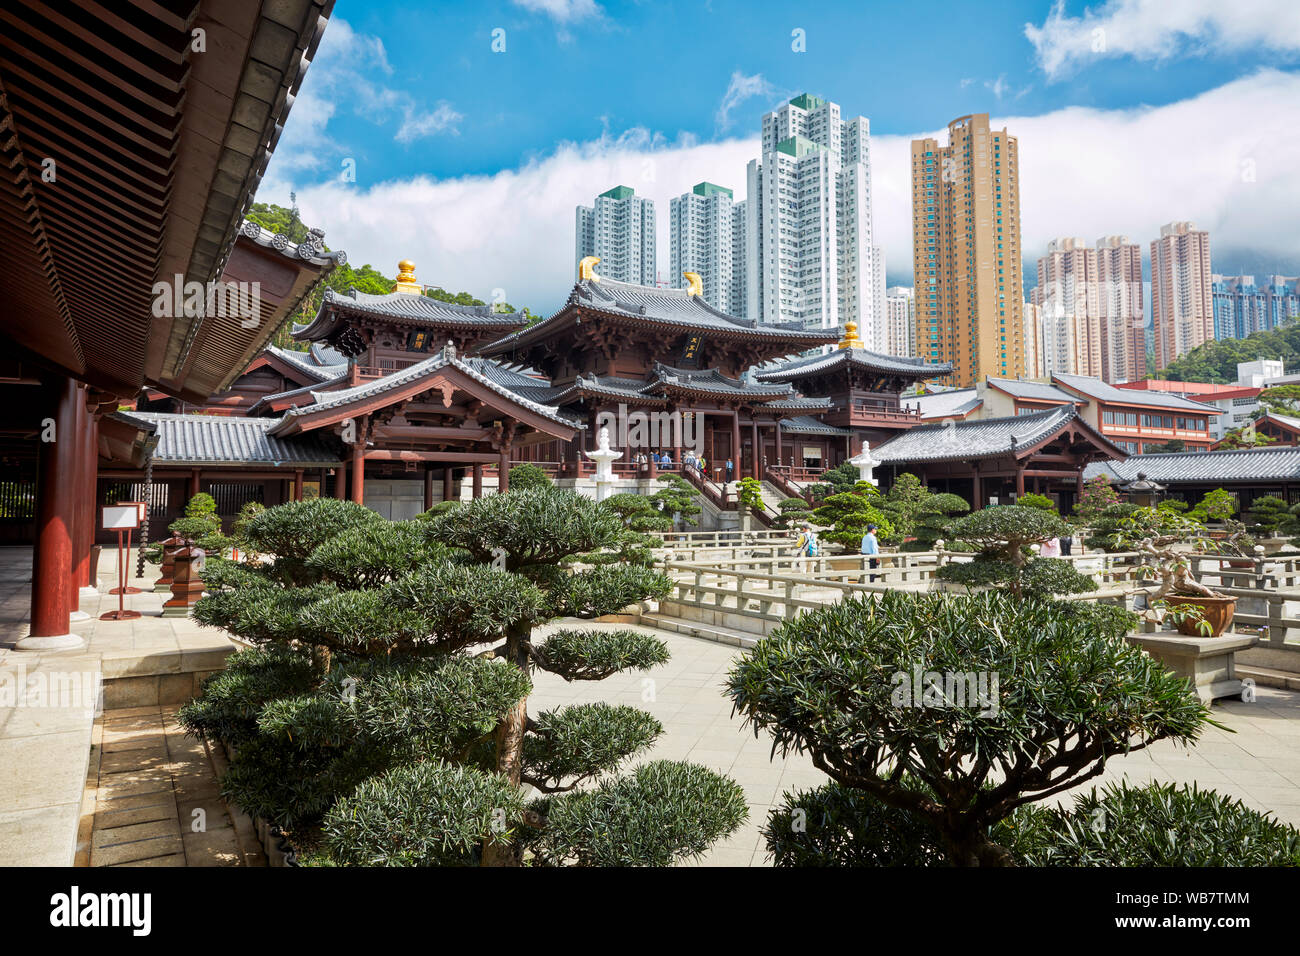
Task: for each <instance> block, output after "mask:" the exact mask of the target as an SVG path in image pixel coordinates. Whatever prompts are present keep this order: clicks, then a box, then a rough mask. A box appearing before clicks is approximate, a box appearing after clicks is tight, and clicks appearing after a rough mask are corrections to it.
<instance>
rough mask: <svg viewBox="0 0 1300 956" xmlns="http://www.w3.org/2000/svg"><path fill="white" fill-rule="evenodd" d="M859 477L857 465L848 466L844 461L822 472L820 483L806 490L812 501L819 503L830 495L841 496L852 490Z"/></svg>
mask: <svg viewBox="0 0 1300 956" xmlns="http://www.w3.org/2000/svg"><path fill="white" fill-rule="evenodd" d="M861 477H862V475H861V473H860V472H859V471H858V467H857V465H850V464H849V463H848V462H847V461H846V462H844V463H843V464H840V465H836V466H835V467H834V468H830V469H828V470H826V471H824V472H822V478H821V481H820V482H819V483H817V484H815V485H812V486H811V487H810V488H809V489H808V490H809V491H810V492H811V493H812V499H813V501H815V502H820V501H822V500H823V499H824V498H828V497H830V496H831V495H838V494H843V493H844V492H847V491H851V490H853V488H854V487H855V486H856V485H857V483H858V481H859V480H861Z"/></svg>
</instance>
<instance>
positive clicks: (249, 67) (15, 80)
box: [0, 0, 333, 401]
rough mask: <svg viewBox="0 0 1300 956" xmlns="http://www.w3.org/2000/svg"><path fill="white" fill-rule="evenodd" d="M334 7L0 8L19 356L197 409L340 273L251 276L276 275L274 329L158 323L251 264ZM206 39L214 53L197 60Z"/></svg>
mask: <svg viewBox="0 0 1300 956" xmlns="http://www.w3.org/2000/svg"><path fill="white" fill-rule="evenodd" d="M332 6H333V0H280V2H277V3H264V2H261V0H179V2H175V3H166V4H157V3H153V4H119V3H108V2H96V0H69V2H67V3H60V4H57V5H55V8H56V9H52V8H51V6H50V5H49V4H48V3H45V2H39V0H18V2H16V3H10V4H6V5H5V6H4V8H3V11H2V12H0V19H2V20H3V24H4V25H3V29H0V261H3V262H4V263H5V264H6V279H7V282H8V302H7V308H6V309H5V310H4V312H3V314H0V337H3V338H5V339H8V340H10V341H11V342H12V343H13V345H14V348H15V352H16V355H17V357H19V358H26V359H31V360H35V361H38V362H39V364H41V365H44V366H46V367H49V368H53V369H57V370H60V371H62V372H65V373H67V374H69V375H72V376H74V377H76V378H78V379H80V380H82V381H85V382H87V383H90V384H92V385H94V386H96V387H99V388H102V389H104V390H106V391H108V392H110V393H112V394H115V395H118V396H123V397H126V396H134V395H135V394H136V393H137V392H138V391H139V390H140V388H141V387H142V386H143V385H146V384H148V385H154V386H157V387H158V388H159V389H161V390H163V391H165V392H167V393H168V394H171V395H177V396H180V397H182V398H185V399H186V400H196V401H198V400H202V399H205V398H207V396H209V395H211V394H212V393H214V392H216V391H219V390H220V389H221V388H223V387H224V386H225V385H226V384H228V382H229V378H230V377H233V376H234V375H237V374H238V372H239V371H240V370H242V366H243V364H244V363H241V362H240V361H239V360H240V357H241V356H248V357H251V356H252V355H255V354H256V352H257V351H258V350H259V349H260V348H261V347H262V346H263V345H264V344H265V343H266V341H267V340H268V339H269V338H270V336H271V334H272V333H273V332H274V329H275V327H276V325H277V324H278V320H279V319H280V318H281V317H282V316H283V315H284V314H287V309H288V308H289V307H291V305H292V304H294V303H295V302H296V300H295V299H294V296H295V295H297V294H298V292H300V291H301V290H302V289H303V288H304V287H305V286H306V285H309V284H310V281H311V279H312V278H314V277H316V276H318V275H319V273H320V272H321V271H322V270H326V269H328V268H329V267H330V263H329V262H326V261H316V260H313V259H300V260H297V263H296V266H295V268H294V269H293V270H285V269H283V268H276V265H275V264H274V263H270V264H267V263H263V264H262V265H259V266H258V268H257V269H253V270H252V271H259V270H261V271H267V270H269V272H271V273H274V274H277V275H279V279H278V280H277V281H278V282H279V284H278V286H276V288H275V289H265V290H264V295H266V296H267V302H266V303H264V304H268V303H269V305H271V306H272V312H273V313H274V318H275V319H276V321H273V322H272V321H259V322H258V323H247V324H243V323H241V322H239V321H238V320H235V321H233V322H232V321H230V320H222V319H219V318H216V317H211V316H204V315H187V314H184V313H182V314H179V315H176V314H168V313H167V310H162V311H163V312H164V314H161V315H159V314H156V313H157V311H158V310H156V309H155V308H154V306H155V304H156V296H155V292H154V284H155V283H156V282H160V281H162V282H167V283H172V282H174V281H175V280H174V277H175V276H180V277H181V279H182V282H184V283H198V284H200V285H202V286H205V287H206V285H207V284H208V283H209V282H214V281H218V280H220V279H221V278H222V277H223V274H224V273H226V272H227V270H229V269H232V268H233V269H235V271H237V272H238V271H241V270H242V269H243V268H244V267H245V266H249V267H250V268H251V267H252V266H253V265H256V260H257V259H258V253H257V252H256V251H255V250H254V249H252V248H251V247H250V248H246V249H245V250H244V251H243V252H242V253H238V254H237V248H236V243H237V236H238V235H239V234H240V233H239V227H240V224H241V222H242V218H243V215H244V213H245V212H246V210H247V209H248V206H249V203H250V202H251V197H252V195H253V192H254V190H255V189H256V186H257V184H258V182H259V180H260V178H261V176H262V173H263V171H264V170H265V168H266V163H267V161H268V159H269V157H270V153H271V151H272V150H273V149H274V147H275V144H276V142H277V140H278V138H279V135H280V131H281V129H282V126H283V123H284V121H285V118H286V116H287V114H288V112H289V109H290V106H291V104H292V102H293V98H294V94H295V93H296V92H297V90H298V88H299V85H300V84H301V82H302V79H303V76H304V74H305V71H306V68H307V66H308V64H309V63H310V61H311V58H312V56H313V55H314V53H315V50H316V47H317V44H318V43H319V42H320V38H321V35H322V32H323V30H324V27H325V23H326V19H327V18H328V16H329V13H330V10H331V8H332ZM196 30H202V31H203V36H204V37H205V42H206V46H207V49H208V50H209V51H211V52H206V53H197V52H195V51H194V49H193V46H194V39H195V35H194V31H196ZM245 238H246V241H247V242H251V243H254V244H255V243H256V242H257V239H255V238H253V237H251V236H248V237H245ZM240 260H242V262H241V261H240ZM263 267H264V268H263ZM290 272H292V273H293V275H290V274H289V273H290ZM299 272H305V273H307V275H306V277H305V279H301V280H300V279H299V277H298V273H299ZM277 310H278V311H277ZM268 317H269V316H268V315H266V314H265V313H264V314H263V315H261V316H259V317H258V318H259V319H266V318H268Z"/></svg>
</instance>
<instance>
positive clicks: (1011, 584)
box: [936, 505, 1097, 595]
mask: <svg viewBox="0 0 1300 956" xmlns="http://www.w3.org/2000/svg"><path fill="white" fill-rule="evenodd" d="M949 532H950V533H951V534H952V536H953V537H954V538H956V539H957V540H959V541H964V542H967V543H968V544H971V545H973V546H974V547H975V548H976V549H978V553H977V554H976V555H975V558H974V560H972V561H969V562H961V563H957V562H950V563H948V564H945V565H943V566H942V567H940V568H939V570H938V571H937V572H936V576H937V577H938V578H939V579H940V580H942V581H951V582H953V583H954V584H962V585H965V586H966V587H967V588H973V587H1005V588H1007V589H1008V590H1010V591H1011V593H1012V594H1015V595H1020V594H1037V595H1048V594H1079V593H1082V592H1084V591H1095V590H1096V589H1097V582H1096V581H1094V580H1093V579H1092V577H1091V576H1090V575H1087V574H1081V573H1080V572H1079V571H1077V570H1075V568H1074V565H1073V564H1071V563H1070V562H1069V561H1065V560H1062V559H1061V558H1031V557H1030V556H1029V554H1030V552H1029V547H1030V545H1034V544H1042V543H1044V542H1046V541H1049V540H1051V539H1052V538H1056V537H1062V536H1065V535H1068V534H1069V533H1070V526H1069V525H1068V524H1066V523H1065V522H1064V521H1063V520H1061V518H1060V516H1059V515H1057V514H1056V512H1055V511H1050V512H1049V511H1046V510H1044V509H1042V508H1033V507H1029V506H1027V505H996V506H994V507H991V508H985V509H983V510H982V511H975V512H972V513H971V514H969V515H967V516H966V517H964V518H959V519H958V520H957V521H954V522H953V523H952V526H951V527H950V528H949Z"/></svg>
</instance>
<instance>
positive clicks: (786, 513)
mask: <svg viewBox="0 0 1300 956" xmlns="http://www.w3.org/2000/svg"><path fill="white" fill-rule="evenodd" d="M777 508H778V509H779V510H780V514H778V515H777V517H776V519H775V523H776V526H777V527H778V528H794V527H797V526H798V525H800V524H803V522H805V521H808V520H810V519H811V518H812V508H811V507H810V506H809V504H808V502H806V501H804V500H803V499H802V498H783V499H782V500H781V501H780V502H779V503H778V504H777Z"/></svg>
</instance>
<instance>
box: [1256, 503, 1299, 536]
mask: <svg viewBox="0 0 1300 956" xmlns="http://www.w3.org/2000/svg"><path fill="white" fill-rule="evenodd" d="M1246 517H1247V518H1248V519H1249V521H1250V525H1251V527H1253V528H1255V529H1257V530H1258V532H1259V533H1260V534H1261V535H1263V536H1265V537H1269V538H1274V537H1285V536H1287V535H1292V534H1295V533H1296V532H1297V531H1300V519H1297V517H1296V511H1295V510H1294V509H1293V508H1292V507H1291V506H1290V505H1288V504H1287V503H1286V502H1285V501H1284V500H1283V499H1281V498H1279V497H1277V496H1276V495H1263V496H1261V497H1259V498H1256V499H1255V500H1254V501H1252V502H1251V503H1250V510H1249V511H1247V512H1246Z"/></svg>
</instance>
